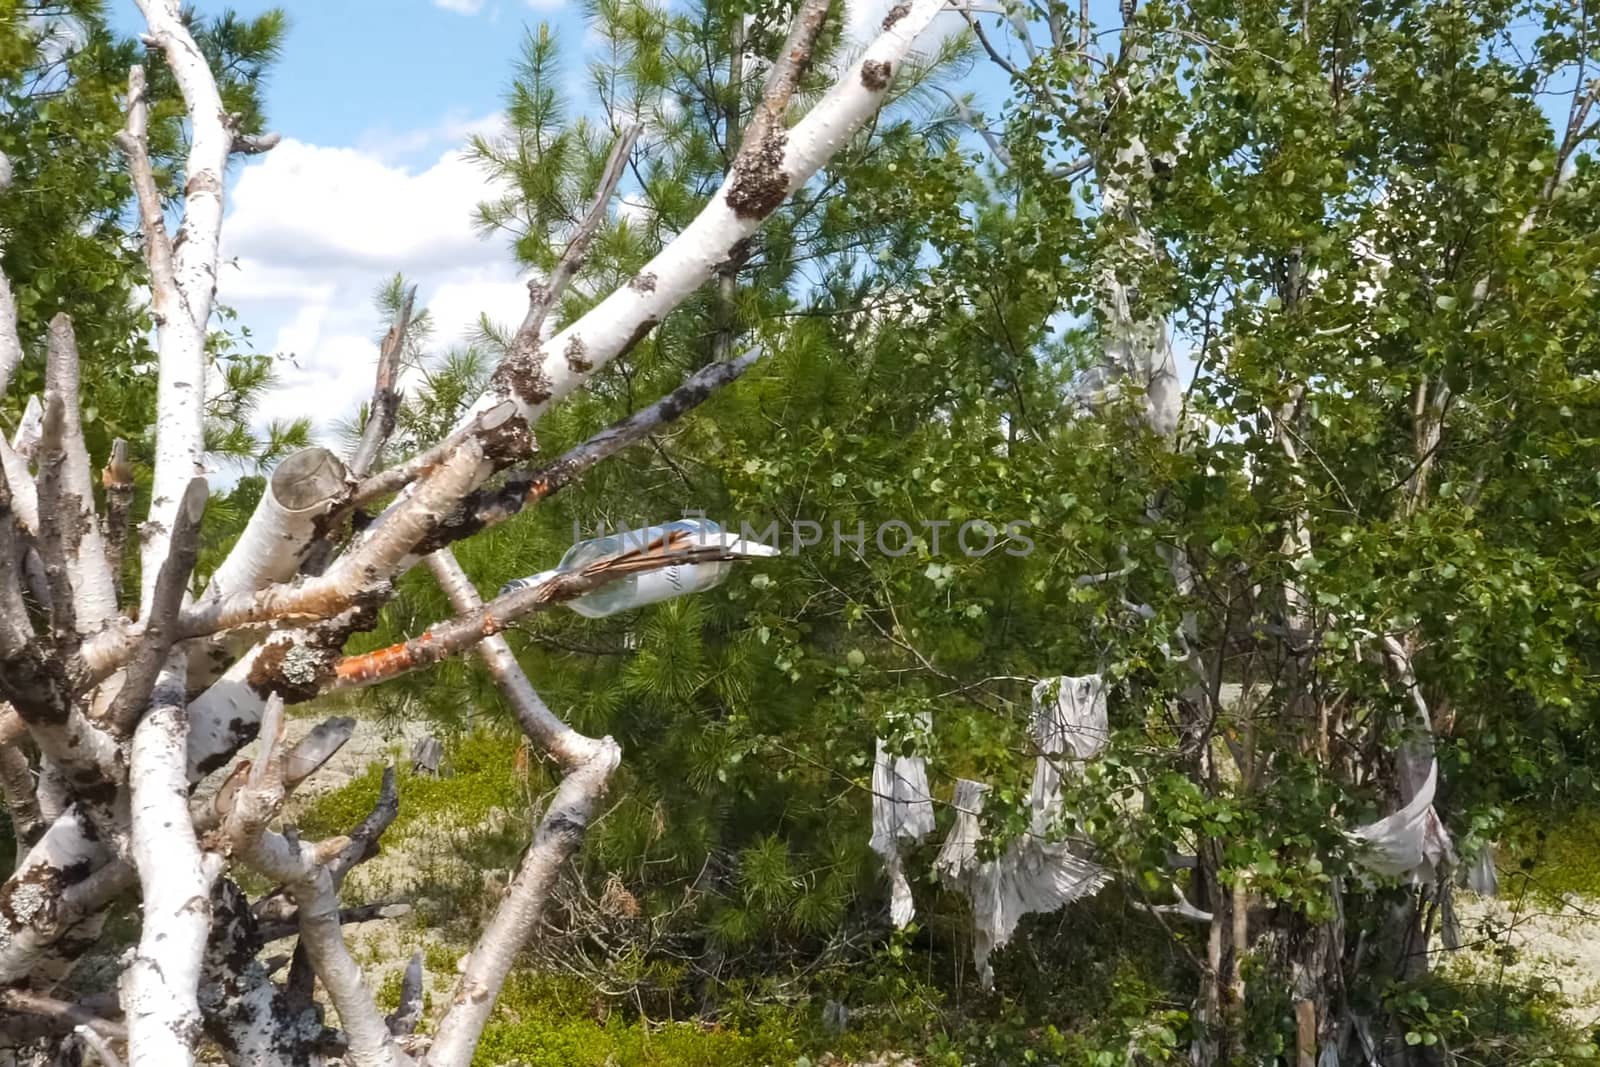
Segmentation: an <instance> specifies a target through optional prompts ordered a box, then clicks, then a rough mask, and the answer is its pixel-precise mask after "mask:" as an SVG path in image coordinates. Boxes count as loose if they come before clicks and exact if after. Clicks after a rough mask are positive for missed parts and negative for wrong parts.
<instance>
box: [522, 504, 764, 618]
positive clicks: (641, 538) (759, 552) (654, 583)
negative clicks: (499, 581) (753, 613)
mask: <svg viewBox="0 0 1600 1067" xmlns="http://www.w3.org/2000/svg"><path fill="white" fill-rule="evenodd" d="M673 534H684V535H687V543H685V544H684V545H683V546H682V548H681V549H679V551H688V550H690V549H694V548H702V547H707V548H710V547H716V546H723V547H726V548H730V549H733V550H735V551H736V552H738V553H739V554H740V555H746V556H775V555H777V554H778V550H777V549H775V548H772V547H771V546H769V545H763V544H758V543H752V542H749V541H744V540H741V539H739V538H738V537H735V536H734V535H732V534H729V533H725V532H724V531H723V529H722V527H720V526H718V525H717V524H716V523H714V522H712V521H711V520H710V519H678V520H675V521H673V522H664V523H662V524H660V525H659V526H646V527H644V528H643V529H639V530H621V531H619V532H617V533H614V534H609V535H607V536H605V537H595V538H591V539H590V540H587V541H580V542H578V543H577V544H575V545H573V546H572V547H571V548H570V549H568V550H567V554H566V555H564V556H562V557H561V562H560V563H559V564H558V565H557V566H556V568H555V570H554V571H542V572H540V573H539V574H535V575H533V576H532V577H529V578H519V579H517V580H516V581H514V582H511V583H509V584H507V585H506V587H505V588H504V589H502V590H501V592H502V593H504V592H509V591H510V590H512V589H519V588H523V587H526V586H530V585H538V584H539V583H541V582H544V581H546V580H548V579H549V578H550V577H552V576H553V575H554V574H557V573H563V572H570V571H577V570H582V569H583V568H584V567H586V566H588V565H589V564H591V563H594V562H595V561H597V560H601V559H606V558H608V557H611V556H619V555H622V554H623V553H626V552H642V551H644V549H646V548H648V547H649V546H650V545H652V544H656V543H657V542H659V541H661V540H663V539H665V538H667V537H670V536H672V535H673ZM732 569H733V561H732V560H712V561H710V562H701V563H675V564H670V565H668V566H665V567H660V568H657V569H655V570H648V571H641V572H636V573H632V574H620V575H618V576H617V579H616V581H613V582H607V583H606V584H605V585H603V586H601V587H600V588H598V589H595V590H593V591H592V592H588V593H585V594H584V595H583V596H580V597H576V598H574V599H572V600H569V601H567V607H569V608H571V609H572V610H573V611H576V612H577V613H578V614H579V615H583V616H586V617H588V618H591V619H600V618H604V617H605V616H607V615H615V614H616V613H617V612H619V611H628V610H630V609H632V608H637V607H642V606H644V605H645V604H655V603H658V602H660V601H663V600H670V599H672V598H673V597H678V596H684V595H687V594H689V593H701V592H704V591H705V590H707V589H712V588H714V587H716V586H717V585H719V584H721V582H722V580H723V579H725V578H726V577H727V576H728V573H729V571H731V570H732Z"/></svg>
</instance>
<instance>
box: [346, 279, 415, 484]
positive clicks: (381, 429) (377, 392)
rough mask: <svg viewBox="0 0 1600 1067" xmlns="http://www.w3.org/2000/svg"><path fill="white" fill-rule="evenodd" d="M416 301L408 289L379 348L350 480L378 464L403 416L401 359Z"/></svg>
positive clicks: (413, 292) (413, 291)
mask: <svg viewBox="0 0 1600 1067" xmlns="http://www.w3.org/2000/svg"><path fill="white" fill-rule="evenodd" d="M416 299H417V287H416V286H414V285H413V286H412V287H411V288H409V289H407V290H406V292H405V296H404V297H403V298H402V300H401V302H400V310H399V311H398V312H397V313H396V314H395V317H394V321H393V322H392V323H390V324H389V332H388V333H386V334H384V335H383V343H382V344H381V345H379V346H378V372H377V380H376V381H375V382H374V383H373V386H372V402H371V403H370V404H369V405H368V406H367V424H366V426H364V427H362V430H361V441H360V442H359V443H358V444H357V445H356V450H355V453H354V454H353V455H352V456H351V457H350V477H352V478H363V477H365V476H366V474H367V471H368V470H370V469H371V468H372V464H373V463H374V462H376V461H377V458H378V455H379V454H380V453H381V452H382V451H383V446H384V444H385V443H387V442H388V440H389V435H390V434H392V433H394V424H395V418H396V417H397V416H398V415H399V413H400V391H399V390H398V389H397V388H396V387H395V383H396V382H397V381H398V380H399V377H400V356H401V355H402V354H403V353H404V351H405V342H406V331H407V330H409V329H410V328H411V312H412V308H413V307H414V305H415V303H416Z"/></svg>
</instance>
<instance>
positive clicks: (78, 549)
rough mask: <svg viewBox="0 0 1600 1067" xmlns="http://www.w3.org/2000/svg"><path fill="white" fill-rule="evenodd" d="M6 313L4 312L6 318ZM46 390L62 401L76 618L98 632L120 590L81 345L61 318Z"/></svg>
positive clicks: (53, 329)
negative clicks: (92, 449) (83, 385)
mask: <svg viewBox="0 0 1600 1067" xmlns="http://www.w3.org/2000/svg"><path fill="white" fill-rule="evenodd" d="M3 315H4V311H3V310H0V316H3ZM45 384H46V387H47V388H48V389H49V390H50V392H51V393H53V394H54V395H56V396H59V397H60V398H61V404H62V420H61V450H62V454H63V456H64V459H63V462H62V465H61V493H60V505H61V508H62V510H63V512H65V514H63V515H61V516H60V519H59V521H60V522H61V523H62V524H69V525H70V527H71V538H72V544H71V546H70V550H69V551H68V553H67V569H68V575H69V578H70V580H71V584H72V600H73V610H74V614H75V615H76V616H77V623H78V631H79V632H80V633H92V632H94V631H95V630H98V629H99V628H100V627H101V626H102V625H103V624H104V623H105V622H106V621H107V620H109V619H111V618H113V617H114V616H115V615H116V614H117V592H116V585H115V584H114V583H113V582H112V580H111V568H110V567H109V566H108V565H107V563H106V546H105V538H104V537H103V536H102V535H101V532H100V523H99V521H98V520H97V519H96V517H95V510H94V482H93V480H92V477H91V473H90V467H89V448H88V446H87V445H86V444H85V443H84V440H83V422H82V420H81V416H80V410H81V407H82V401H81V398H80V395H79V384H80V374H79V369H78V341H77V338H76V337H74V336H73V332H72V320H71V319H69V318H68V317H67V316H66V315H57V316H55V318H53V319H51V320H50V338H49V359H48V362H47V365H46V372H45ZM35 507H37V501H35Z"/></svg>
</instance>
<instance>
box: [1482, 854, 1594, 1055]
mask: <svg viewBox="0 0 1600 1067" xmlns="http://www.w3.org/2000/svg"><path fill="white" fill-rule="evenodd" d="M1508 881H1509V883H1510V884H1508V885H1504V886H1502V895H1501V896H1500V897H1498V898H1492V899H1491V898H1482V897H1475V896H1473V895H1471V894H1468V893H1464V892H1463V893H1460V894H1458V895H1457V898H1456V900H1457V904H1456V912H1457V915H1458V916H1459V917H1460V919H1461V940H1462V945H1463V948H1462V951H1463V952H1464V953H1470V956H1469V957H1468V958H1469V959H1470V960H1471V963H1472V966H1473V967H1474V969H1475V971H1476V972H1477V973H1478V974H1479V975H1480V976H1481V975H1482V974H1483V973H1484V972H1485V971H1486V970H1488V971H1489V973H1494V972H1493V968H1495V967H1496V966H1497V961H1496V958H1495V957H1492V956H1489V955H1487V954H1483V953H1481V952H1477V951H1474V949H1473V946H1474V943H1475V942H1476V943H1479V946H1478V947H1479V948H1481V947H1482V943H1484V942H1494V943H1499V944H1505V945H1509V946H1510V947H1511V948H1512V949H1513V950H1514V952H1513V954H1512V955H1511V957H1510V959H1509V961H1508V962H1506V963H1505V975H1506V977H1507V978H1508V979H1518V980H1523V981H1526V980H1530V979H1539V980H1543V981H1547V982H1553V983H1555V984H1556V985H1557V986H1559V988H1560V989H1561V991H1562V993H1563V994H1564V995H1565V996H1566V998H1567V999H1568V1000H1569V1001H1570V1002H1571V1007H1570V1008H1569V1009H1568V1011H1567V1017H1568V1019H1569V1021H1571V1022H1572V1023H1573V1024H1574V1025H1576V1026H1580V1027H1583V1028H1585V1029H1593V1028H1594V1027H1595V1026H1596V1025H1600V900H1593V899H1590V898H1586V897H1581V896H1578V895H1577V894H1568V895H1567V896H1566V897H1565V898H1564V899H1562V900H1561V901H1560V902H1555V901H1551V900H1548V899H1542V898H1540V897H1539V896H1537V895H1536V894H1534V893H1532V892H1526V893H1524V892H1521V891H1520V889H1519V886H1518V885H1517V882H1516V880H1515V879H1509V880H1508Z"/></svg>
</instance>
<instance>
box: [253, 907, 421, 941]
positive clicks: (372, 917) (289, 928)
mask: <svg viewBox="0 0 1600 1067" xmlns="http://www.w3.org/2000/svg"><path fill="white" fill-rule="evenodd" d="M410 914H411V905H410V904H407V903H406V902H405V901H403V900H391V901H386V902H384V903H382V904H362V905H360V906H358V907H354V908H340V909H339V924H340V925H341V926H354V925H356V924H357V923H370V922H377V921H379V920H381V919H403V918H405V917H406V916H407V915H410ZM299 929H300V915H299V912H298V911H290V912H289V917H288V918H287V919H285V920H284V921H282V922H271V923H262V924H261V940H263V941H278V940H280V939H282V938H285V937H292V936H293V935H295V934H296V933H298V932H299Z"/></svg>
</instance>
